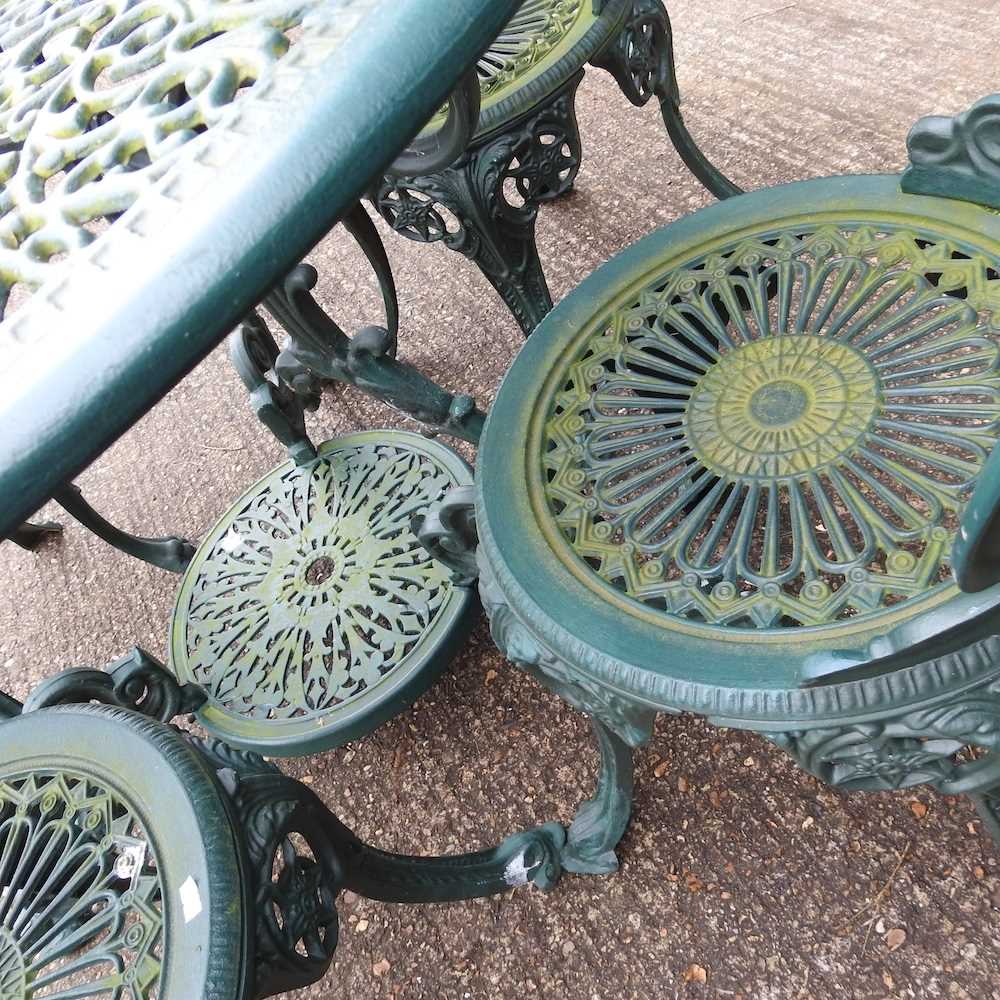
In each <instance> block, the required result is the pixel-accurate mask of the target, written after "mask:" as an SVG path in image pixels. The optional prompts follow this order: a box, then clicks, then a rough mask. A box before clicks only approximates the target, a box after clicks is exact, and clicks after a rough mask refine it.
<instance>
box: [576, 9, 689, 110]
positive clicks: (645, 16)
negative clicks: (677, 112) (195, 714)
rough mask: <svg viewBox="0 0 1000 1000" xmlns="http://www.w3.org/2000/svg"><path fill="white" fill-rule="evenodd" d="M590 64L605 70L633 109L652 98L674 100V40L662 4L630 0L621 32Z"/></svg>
mask: <svg viewBox="0 0 1000 1000" xmlns="http://www.w3.org/2000/svg"><path fill="white" fill-rule="evenodd" d="M590 61H591V62H592V63H593V64H594V65H595V66H599V67H600V68H601V69H605V70H607V71H608V72H609V73H610V74H611V75H612V76H613V77H614V78H615V81H616V82H617V84H618V86H619V87H621V90H622V93H623V94H624V95H625V97H626V98H627V99H628V100H629V101H630V102H631V103H632V104H634V105H635V106H636V107H640V108H641V107H642V106H643V105H644V104H646V102H647V101H649V99H650V98H651V97H652V96H653V95H654V94H657V95H659V96H660V98H661V99H674V100H676V94H677V81H676V79H675V77H674V59H673V40H672V35H671V30H670V20H669V18H668V17H667V12H666V10H665V9H664V7H663V4H662V2H661V0H633V3H632V10H631V12H630V14H629V16H628V18H627V19H626V21H625V25H624V27H623V28H622V30H621V31H620V32H619V34H618V35H616V36H615V37H614V38H613V39H612V40H611V41H610V42H609V43H608V44H607V45H606V46H605V47H604V49H602V50H601V51H600V52H599V53H598V54H597V55H596V56H593V57H592V58H591V60H590Z"/></svg>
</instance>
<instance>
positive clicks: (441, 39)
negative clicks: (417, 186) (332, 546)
mask: <svg viewBox="0 0 1000 1000" xmlns="http://www.w3.org/2000/svg"><path fill="white" fill-rule="evenodd" d="M516 7H517V3H516V0H325V2H322V3H318V2H317V3H302V2H298V3H292V2H288V0H261V2H259V3H255V4H240V5H229V4H222V3H214V2H208V0H205V2H194V3H190V4H184V5H161V4H151V3H135V2H130V0H112V2H104V0H98V2H93V0H81V2H78V3H51V4H50V3H45V2H43V3H36V2H12V3H7V4H4V5H3V7H2V9H0V39H2V49H3V60H2V63H0V65H2V67H3V71H2V75H3V82H2V85H0V91H2V100H0V129H2V131H3V143H4V144H3V148H2V151H0V182H2V184H3V188H2V192H0V289H2V295H0V300H2V302H3V304H4V306H5V308H6V314H5V315H4V317H3V322H2V324H0V427H2V428H3V430H2V435H0V538H3V537H11V536H14V535H16V534H17V533H18V530H19V526H20V525H21V524H22V523H23V522H24V521H25V519H26V518H27V517H28V516H30V515H31V514H32V513H33V512H34V511H36V510H37V509H38V508H39V507H40V506H41V505H42V504H44V503H45V502H46V501H47V500H48V499H50V498H51V497H53V496H55V495H57V494H59V493H60V491H62V490H64V488H65V487H66V484H68V483H69V482H70V481H71V479H72V477H73V476H74V475H75V474H76V473H78V472H79V471H80V470H81V469H83V468H84V467H85V466H86V465H87V464H88V463H89V462H91V461H92V460H93V459H94V458H95V457H97V456H98V455H99V454H100V453H101V452H102V451H103V450H104V449H105V448H107V447H108V446H109V445H110V444H111V443H112V442H113V441H114V440H115V439H116V438H117V437H118V436H119V435H120V434H122V433H123V432H124V431H126V430H127V429H128V428H129V427H130V426H131V425H132V424H134V423H135V421H136V420H138V419H139V417H141V416H142V414H143V413H145V412H146V411H147V410H148V409H149V408H150V407H151V406H153V405H154V404H155V403H156V402H157V401H158V400H159V399H160V398H161V397H162V396H163V395H164V393H166V392H167V391H168V390H169V389H170V388H171V387H172V386H173V385H174V384H175V383H176V382H177V381H178V380H179V379H181V378H182V377H183V376H184V375H185V373H187V372H188V371H190V370H191V368H192V367H193V366H195V365H196V364H197V363H198V362H199V361H200V360H201V359H202V358H203V357H204V356H205V355H206V354H207V353H208V352H209V351H210V350H211V349H212V348H213V347H214V346H215V345H216V344H218V343H219V342H220V341H221V340H222V339H223V338H224V337H225V336H226V335H227V334H228V333H229V331H230V330H231V329H232V328H233V327H234V326H236V325H237V323H239V322H240V321H241V320H243V319H244V318H246V317H247V316H248V314H250V313H251V312H252V310H253V308H254V307H255V305H256V304H257V303H258V302H259V301H260V300H261V298H262V297H263V296H265V295H266V294H267V293H268V291H269V290H270V289H271V288H272V287H274V286H275V285H276V284H277V283H279V282H280V281H281V279H283V278H284V277H285V276H286V275H287V274H288V273H289V272H290V271H292V269H293V268H294V266H295V265H296V264H297V262H298V261H299V260H301V258H302V257H303V255H304V254H305V253H306V252H307V251H308V250H309V249H310V248H311V247H312V246H313V245H314V244H315V243H316V242H317V241H318V240H319V239H320V238H321V237H322V236H323V235H324V234H325V233H326V232H327V231H328V230H329V229H330V228H331V226H333V225H334V224H335V223H336V222H337V221H338V220H339V219H340V218H341V217H343V216H344V215H345V214H349V213H350V210H351V207H352V206H353V205H355V203H356V202H357V199H358V197H359V196H360V195H361V194H362V193H363V192H364V191H365V189H366V187H367V186H368V185H369V184H370V183H371V182H372V181H373V179H374V178H376V177H378V176H380V175H381V173H382V171H384V170H385V169H386V168H387V167H388V166H389V164H390V162H391V161H392V160H393V158H394V157H395V156H396V155H397V154H399V153H400V151H401V150H402V149H403V147H404V146H405V145H406V144H407V142H408V141H410V140H411V138H412V137H413V136H415V135H416V134H417V132H418V131H419V130H420V129H421V128H422V127H423V126H424V124H425V123H426V122H427V121H428V120H429V119H430V118H431V117H432V116H433V115H434V114H435V113H436V111H437V109H438V108H440V107H442V105H443V104H444V103H445V102H446V100H447V99H448V95H449V92H450V91H451V90H452V89H453V88H454V86H455V84H456V82H457V80H458V79H459V77H460V75H461V74H462V73H463V72H464V71H465V70H466V69H467V68H468V67H471V66H472V65H473V64H474V62H475V60H476V58H477V57H478V56H479V54H480V53H481V52H482V51H483V50H484V49H485V47H486V46H487V44H488V43H489V42H490V41H491V40H492V39H493V38H494V37H495V36H496V35H497V33H498V32H499V30H500V28H501V27H502V25H503V24H504V22H505V21H506V20H507V19H508V18H509V17H510V16H511V14H512V13H513V12H514V11H515V9H516ZM15 304H16V305H17V308H14V307H15ZM411 478H412V477H411ZM22 537H23V535H22ZM188 554H189V553H188ZM327 562H332V559H329V558H328V559H327ZM316 563H317V566H318V568H316V567H314V569H315V570H316V571H315V572H314V574H313V577H311V578H310V579H307V580H306V581H305V584H306V585H307V586H310V587H313V588H314V589H315V590H316V591H317V592H318V591H319V590H320V589H322V587H323V586H324V585H325V584H326V582H327V578H328V577H329V575H330V574H329V573H328V572H326V563H323V561H322V560H321V559H318V560H316ZM320 564H322V565H320ZM320 570H323V571H324V572H320ZM90 701H97V702H99V703H101V704H98V705H82V704H70V705H66V704H63V703H65V702H71V703H81V702H90ZM203 702H204V693H203V692H201V691H200V690H199V689H198V688H196V687H194V686H191V685H187V686H184V687H181V686H179V685H178V684H177V682H176V681H174V679H173V678H172V677H171V676H170V675H169V674H167V673H166V672H165V671H164V670H163V668H162V667H160V665H159V664H157V663H156V662H155V661H154V660H152V658H151V657H148V656H147V655H145V654H143V653H141V652H140V651H136V652H135V653H134V654H132V655H131V656H129V657H125V658H124V659H123V660H122V661H121V662H120V663H118V664H116V665H114V666H113V668H112V669H110V670H109V671H94V670H79V669H78V670H73V671H68V672H66V673H65V674H63V675H61V676H57V677H54V678H51V679H50V681H49V682H47V683H45V684H43V685H42V686H41V687H40V688H39V689H37V690H36V691H35V692H33V694H32V695H31V696H30V697H29V698H28V700H27V701H26V702H25V703H24V704H21V703H19V702H18V701H17V700H16V699H14V698H12V697H11V696H9V695H0V719H4V718H6V720H7V721H4V722H3V723H2V725H0V841H2V847H0V887H2V888H0V995H2V996H4V997H17V998H19V1000H20V998H22V997H24V998H28V997H36V996H46V997H50V998H57V997H69V996H81V995H92V994H95V995H96V994H97V993H101V994H108V995H114V996H129V997H132V998H147V997H152V996H156V997H158V998H160V1000H195V998H204V1000H244V998H247V997H262V996H266V995H271V994H273V993H277V992H281V991H285V990H289V989H295V988H299V987H301V986H305V985H307V984H308V983H310V982H313V981H314V980H316V979H317V978H319V977H320V976H321V975H322V974H323V973H324V972H325V971H326V969H327V968H328V967H329V965H330V963H331V961H332V956H333V950H334V948H335V947H336V942H337V917H336V910H335V908H334V902H335V899H336V896H337V893H338V892H339V891H340V889H341V888H343V887H345V886H346V887H353V888H354V889H355V890H356V891H359V892H363V893H367V894H368V895H371V896H373V897H377V898H383V899H396V900H413V901H427V900H444V899H455V898H465V897H467V896H474V895H482V894H488V893H492V892H498V891H502V890H506V889H507V888H509V887H510V886H512V885H518V884H523V883H526V882H535V883H536V884H539V885H542V886H547V885H551V884H552V882H553V881H554V879H555V877H557V875H558V872H559V866H558V848H559V846H560V845H561V843H562V840H564V834H563V831H562V829H561V828H560V827H558V826H557V825H555V824H551V825H549V826H548V827H545V828H543V829H541V830H539V831H533V832H529V833H526V834H518V835H516V836H514V837H512V838H509V839H508V840H507V841H505V842H504V844H502V845H500V846H499V847H498V848H493V849H489V850H486V851H482V852H477V853H474V854H467V855H458V856H455V857H449V858H440V859H434V858H429V859H427V858H425V859H418V858H399V857H396V856H394V855H389V854H384V853H382V852H379V851H375V850H374V849H372V848H368V847H367V846H366V845H363V844H362V843H361V842H360V841H358V840H357V838H355V837H353V835H352V834H351V833H350V831H348V830H347V829H346V828H345V827H343V826H342V825H341V824H339V823H338V822H337V821H336V820H335V818H334V817H332V816H331V815H330V814H329V813H328V812H327V811H326V809H325V808H324V807H323V806H322V804H321V803H320V802H319V800H318V799H316V798H315V796H313V795H312V794H311V793H309V792H308V790H307V789H304V788H302V787H301V786H299V785H297V784H296V783H295V782H292V781H290V780H289V779H287V778H285V777H284V776H283V775H281V774H280V772H278V771H277V769H276V768H275V767H274V766H273V765H270V764H268V763H266V762H265V761H264V760H263V759H262V758H261V757H259V756H257V755H255V754H252V753H247V752H240V751H236V750H233V749H232V748H231V747H229V746H226V745H225V744H222V743H220V742H217V741H200V742H199V741H192V740H189V739H185V738H183V737H182V736H181V735H180V734H179V733H178V732H177V731H176V730H172V729H171V728H169V727H168V726H166V725H165V723H166V722H167V721H168V720H169V719H171V718H173V717H174V716H175V715H177V714H178V713H186V712H191V711H193V710H194V709H196V708H198V707H199V706H200V705H201V704H202V703H203ZM143 716H147V717H146V718H144V717H143Z"/></svg>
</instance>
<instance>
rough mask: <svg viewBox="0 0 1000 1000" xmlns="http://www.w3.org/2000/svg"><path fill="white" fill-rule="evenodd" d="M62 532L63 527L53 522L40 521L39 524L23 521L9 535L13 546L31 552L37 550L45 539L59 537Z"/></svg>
mask: <svg viewBox="0 0 1000 1000" xmlns="http://www.w3.org/2000/svg"><path fill="white" fill-rule="evenodd" d="M62 530H63V526H62V525H61V524H58V523H56V522H55V521H41V522H39V523H33V522H31V521H25V522H24V523H23V524H19V525H17V526H16V527H15V528H14V530H13V531H12V532H11V534H10V540H11V541H12V542H13V543H14V544H15V545H19V546H20V547H21V548H22V549H27V550H28V551H29V552H31V551H33V550H34V549H37V548H38V546H39V545H41V544H42V542H44V541H45V539H46V538H51V537H52V536H53V535H61V534H62Z"/></svg>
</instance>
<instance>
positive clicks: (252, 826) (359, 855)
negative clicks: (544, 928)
mask: <svg viewBox="0 0 1000 1000" xmlns="http://www.w3.org/2000/svg"><path fill="white" fill-rule="evenodd" d="M191 743H192V744H193V745H194V746H195V747H196V748H197V749H198V750H199V752H200V753H202V754H203V755H204V756H205V757H206V758H207V760H208V762H209V763H210V765H211V766H212V767H213V768H214V769H215V770H216V773H217V775H218V777H219V780H220V782H221V784H222V785H223V787H224V788H225V790H226V792H227V794H228V795H229V797H230V799H231V801H232V803H233V808H234V810H235V812H236V814H237V821H238V822H237V829H238V830H240V831H241V832H242V835H243V838H244V844H245V847H246V854H247V857H248V859H249V862H250V864H249V867H250V879H251V887H252V892H251V896H252V898H253V900H254V906H255V912H256V935H257V941H256V967H255V992H254V996H258V997H264V996H269V995H272V994H275V993H283V992H285V991H288V990H292V989H298V988H301V987H304V986H308V985H309V984H310V983H313V982H316V981H317V980H318V979H319V978H321V977H322V976H323V974H324V973H325V972H326V970H327V969H328V968H329V966H330V963H331V961H332V959H333V954H334V949H335V948H336V946H337V937H338V929H339V924H338V918H337V911H336V901H337V896H338V894H339V893H340V891H341V889H343V888H349V889H352V890H354V891H355V892H358V893H360V894H362V895H364V896H367V897H368V898H370V899H380V900H385V901H390V902H443V901H447V900H457V899H471V898H474V897H477V896H487V895H492V894H494V893H498V892H505V891H506V890H508V889H510V888H512V887H514V886H518V885H525V884H527V883H529V882H530V883H534V884H535V885H537V886H538V887H539V888H541V889H549V888H551V887H552V886H553V885H554V884H555V882H556V880H557V879H558V878H559V875H560V872H561V868H560V863H559V851H560V849H561V848H562V846H563V844H564V843H565V839H566V835H565V831H564V830H563V829H562V827H561V826H559V825H558V824H557V823H549V824H546V825H545V826H542V827H540V828H538V829H537V830H528V831H525V832H523V833H518V834H514V835H513V836H511V837H508V838H507V839H506V840H505V841H504V842H503V843H502V844H500V845H499V846H497V847H494V848H489V849H487V850H484V851H477V852H474V853H471V854H456V855H447V856H443V857H410V856H406V855H399V854H390V853H387V852H385V851H380V850H378V849H376V848H374V847H370V846H368V845H367V844H364V843H363V842H362V841H361V840H359V839H358V838H357V837H356V836H355V835H354V834H353V833H352V832H351V831H350V830H349V829H348V828H347V827H346V826H344V824H343V823H341V822H340V820H338V819H337V818H336V816H334V815H333V814H332V813H331V812H330V811H329V810H328V809H327V808H326V806H324V805H323V803H322V802H321V801H320V799H319V798H318V797H317V796H316V795H315V794H314V793H313V792H311V791H310V790H309V789H308V788H306V787H305V786H304V785H301V784H300V783H299V782H297V781H294V780H293V779H291V778H288V777H285V776H284V775H283V774H282V773H281V772H280V771H279V770H278V769H277V768H276V767H274V765H273V764H270V763H268V762H267V761H265V760H264V759H263V758H262V757H260V756H259V755H257V754H254V753H247V752H244V751H239V750H234V749H233V748H232V747H229V746H227V745H226V744H224V743H220V742H219V741H216V740H202V739H196V738H191Z"/></svg>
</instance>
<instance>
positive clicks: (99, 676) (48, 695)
mask: <svg viewBox="0 0 1000 1000" xmlns="http://www.w3.org/2000/svg"><path fill="white" fill-rule="evenodd" d="M205 699H206V695H205V691H204V690H203V689H202V688H201V687H199V686H198V685H197V684H184V685H181V684H178V683H177V679H176V678H175V677H174V675H173V674H171V673H170V672H169V671H168V670H167V669H166V667H164V666H163V664H162V663H160V661H159V660H157V659H156V657H154V656H151V655H150V654H149V653H147V652H146V651H145V650H144V649H140V648H139V647H138V646H136V647H135V648H134V649H133V650H132V652H131V653H129V654H128V655H127V656H123V657H122V658H121V659H120V660H116V661H115V662H114V663H112V664H111V665H110V666H108V668H107V669H106V670H94V669H92V668H90V667H73V668H71V669H69V670H63V671H62V672H61V673H58V674H56V675H55V676H53V677H48V678H46V679H45V680H44V681H42V682H41V683H40V684H38V685H37V686H36V687H35V688H34V690H33V691H32V692H31V694H30V695H28V697H27V699H25V702H24V705H23V706H22V707H21V713H20V714H27V713H29V712H36V711H38V710H39V709H41V708H50V707H51V706H53V705H79V704H83V703H86V702H90V701H97V702H100V703H101V704H102V705H112V706H114V707H116V708H127V709H130V710H131V711H133V712H139V713H140V714H141V715H147V716H149V717H150V718H152V719H158V720H159V721H160V722H169V721H170V720H171V719H173V718H176V717H177V716H178V715H190V714H191V713H192V712H196V711H198V709H199V708H201V706H202V705H203V704H204V703H205Z"/></svg>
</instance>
